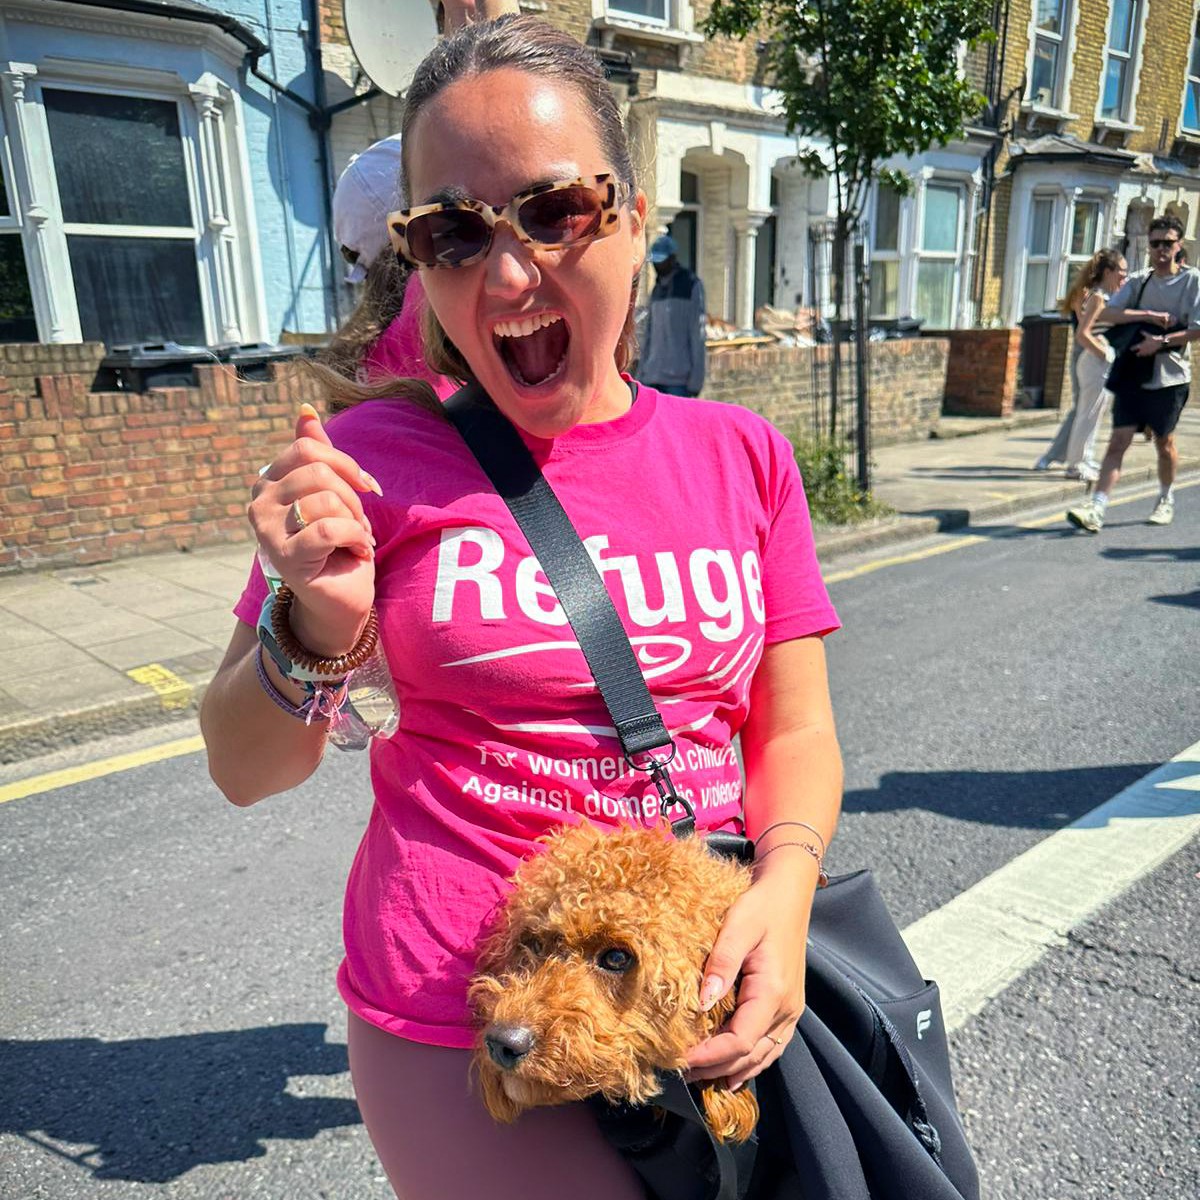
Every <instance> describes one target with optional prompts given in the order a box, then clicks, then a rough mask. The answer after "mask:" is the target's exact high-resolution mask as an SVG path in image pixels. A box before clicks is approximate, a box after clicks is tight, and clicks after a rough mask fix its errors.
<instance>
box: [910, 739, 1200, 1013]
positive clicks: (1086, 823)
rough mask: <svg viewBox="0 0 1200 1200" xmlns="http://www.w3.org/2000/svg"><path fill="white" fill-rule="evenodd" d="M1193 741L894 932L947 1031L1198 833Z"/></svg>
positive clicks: (1197, 753) (1198, 748)
mask: <svg viewBox="0 0 1200 1200" xmlns="http://www.w3.org/2000/svg"><path fill="white" fill-rule="evenodd" d="M1197 764H1200V742H1197V743H1196V744H1195V745H1193V746H1189V747H1188V748H1187V749H1186V750H1184V751H1183V753H1182V754H1178V755H1176V757H1175V758H1173V759H1171V760H1170V762H1167V763H1164V764H1163V765H1162V766H1161V767H1159V768H1158V769H1157V770H1154V771H1151V772H1150V774H1149V775H1146V776H1144V777H1143V778H1142V779H1139V780H1138V781H1137V783H1135V784H1132V785H1131V786H1130V787H1128V788H1126V789H1125V790H1124V791H1123V792H1119V793H1118V794H1117V795H1116V796H1114V797H1113V798H1112V799H1111V800H1108V801H1106V802H1105V803H1104V804H1101V805H1100V806H1099V807H1098V808H1094V809H1093V810H1092V811H1091V812H1090V813H1087V814H1086V815H1084V816H1082V817H1080V818H1079V820H1077V821H1074V822H1072V823H1071V824H1070V825H1067V826H1066V827H1065V828H1063V829H1060V830H1059V831H1058V832H1057V833H1053V834H1051V835H1050V836H1049V837H1047V838H1045V839H1044V840H1043V841H1041V842H1039V843H1038V844H1037V845H1036V846H1033V847H1031V848H1030V849H1029V850H1027V851H1026V852H1025V853H1024V854H1022V855H1019V856H1018V857H1017V858H1014V859H1013V860H1012V861H1011V862H1009V863H1007V864H1006V865H1005V866H1003V867H1001V868H1000V869H999V870H998V871H995V872H994V873H993V874H991V875H989V876H987V878H986V879H981V880H980V881H979V882H978V883H976V884H975V885H974V886H972V887H970V888H968V889H967V890H966V891H965V892H961V893H960V894H959V895H957V896H955V897H954V899H953V900H951V901H949V903H947V904H944V905H943V906H942V907H941V908H939V909H936V910H935V911H933V912H931V913H927V914H926V915H925V916H923V917H921V918H920V920H918V921H915V922H914V923H913V924H912V925H910V926H909V927H908V928H907V929H905V930H904V938H905V941H907V942H908V945H909V949H910V950H911V951H912V954H913V957H914V958H915V959H916V961H917V962H918V964H919V965H920V967H921V969H922V971H924V973H925V975H926V977H927V978H929V979H935V980H937V983H938V986H939V989H940V991H941V996H942V1008H943V1015H944V1017H945V1022H946V1029H947V1030H948V1031H953V1030H955V1029H958V1028H960V1027H961V1026H962V1025H964V1024H965V1023H966V1022H967V1021H968V1020H969V1019H970V1018H971V1017H972V1016H974V1015H975V1014H976V1013H978V1012H979V1011H980V1010H981V1009H983V1007H984V1006H985V1005H986V1004H987V1003H988V1001H990V1000H992V999H993V998H995V997H996V996H998V995H999V994H1000V993H1001V992H1002V991H1003V990H1004V989H1005V988H1006V987H1007V986H1008V985H1009V984H1010V983H1012V982H1013V981H1014V980H1016V979H1017V978H1019V977H1020V976H1021V975H1022V974H1024V973H1025V972H1026V971H1028V970H1029V968H1030V967H1032V966H1033V965H1034V964H1035V963H1036V962H1037V961H1038V960H1039V959H1040V958H1041V957H1042V956H1043V955H1044V954H1045V953H1046V952H1047V951H1048V950H1049V949H1051V948H1052V947H1054V946H1059V945H1062V944H1064V942H1065V940H1066V936H1067V934H1068V933H1069V932H1070V930H1072V929H1073V928H1075V927H1076V926H1077V925H1079V924H1080V923H1081V922H1082V921H1084V920H1086V919H1087V918H1088V917H1089V916H1090V915H1091V914H1092V913H1094V912H1095V911H1096V910H1097V909H1099V908H1100V907H1101V906H1103V905H1104V904H1106V903H1108V901H1110V900H1112V899H1114V898H1115V897H1116V896H1118V895H1119V894H1120V893H1121V892H1123V891H1124V890H1125V889H1126V888H1127V887H1129V886H1130V885H1131V884H1132V883H1134V882H1135V881H1136V880H1137V879H1139V878H1140V877H1141V876H1142V875H1145V874H1146V873H1147V872H1148V871H1152V870H1153V869H1154V868H1155V867H1157V866H1158V865H1159V864H1160V863H1162V862H1164V861H1165V860H1166V859H1168V858H1170V856H1171V855H1172V854H1174V853H1175V852H1176V851H1177V850H1179V849H1181V848H1182V847H1183V846H1184V845H1186V844H1187V842H1188V841H1189V840H1190V839H1191V838H1192V837H1194V836H1195V835H1196V834H1197V833H1198V832H1200V774H1197Z"/></svg>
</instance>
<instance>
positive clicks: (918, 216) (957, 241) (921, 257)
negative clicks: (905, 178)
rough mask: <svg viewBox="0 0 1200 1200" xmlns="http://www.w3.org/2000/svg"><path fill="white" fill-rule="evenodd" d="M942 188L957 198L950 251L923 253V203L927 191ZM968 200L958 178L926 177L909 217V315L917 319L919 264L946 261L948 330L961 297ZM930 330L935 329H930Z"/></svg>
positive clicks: (965, 187)
mask: <svg viewBox="0 0 1200 1200" xmlns="http://www.w3.org/2000/svg"><path fill="white" fill-rule="evenodd" d="M931 187H932V188H942V189H946V190H952V191H954V192H955V193H956V194H957V196H958V220H957V222H956V224H955V230H954V249H953V250H926V249H925V246H924V244H923V243H924V241H925V204H926V200H927V196H928V192H929V189H930V188H931ZM968 200H969V188H968V186H967V184H966V183H964V182H963V180H961V179H956V178H954V177H952V176H947V175H929V176H927V177H926V178H924V179H923V180H922V182H921V186H920V187H919V188H918V189H917V204H916V212H915V213H914V217H913V232H912V238H913V253H912V260H913V269H912V299H911V303H910V306H909V310H910V311H911V312H912V314H913V316H914V317H916V316H919V315H920V314H919V313H918V312H917V292H918V289H919V286H920V275H921V264H922V263H923V262H931V263H933V262H942V263H944V262H950V263H953V264H954V265H955V268H956V270H955V271H954V295H953V298H952V299H951V302H950V321H949V326H950V328H954V327H955V325H956V324H957V322H958V318H959V307H960V301H961V298H962V286H963V273H964V272H963V266H964V263H965V260H966V253H965V251H966V241H967V230H966V221H967V208H968ZM930 328H931V329H932V328H937V327H936V326H932V325H931V326H930Z"/></svg>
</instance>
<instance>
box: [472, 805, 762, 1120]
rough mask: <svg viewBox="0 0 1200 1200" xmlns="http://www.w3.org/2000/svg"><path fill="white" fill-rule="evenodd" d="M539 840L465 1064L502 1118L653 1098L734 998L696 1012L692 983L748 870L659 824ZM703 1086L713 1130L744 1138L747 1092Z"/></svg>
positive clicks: (488, 953)
mask: <svg viewBox="0 0 1200 1200" xmlns="http://www.w3.org/2000/svg"><path fill="white" fill-rule="evenodd" d="M546 843H547V846H546V851H545V853H543V854H538V855H535V856H534V857H532V858H530V859H528V860H527V861H526V862H524V863H523V864H522V865H521V867H520V868H519V869H518V871H517V873H516V875H515V877H514V883H515V885H516V890H515V891H513V892H512V894H511V895H510V896H509V898H508V900H507V903H506V904H505V906H504V907H503V909H502V911H501V913H500V914H499V920H498V924H497V927H496V928H495V931H494V932H493V933H492V935H491V936H490V937H489V938H488V939H487V940H486V942H485V943H484V945H483V947H482V949H481V952H480V957H479V973H478V974H477V975H476V976H475V978H474V979H473V980H472V982H471V991H470V1000H471V1006H472V1009H473V1011H474V1013H475V1016H476V1018H477V1020H478V1023H479V1026H480V1031H479V1036H478V1038H477V1040H476V1051H475V1065H476V1068H477V1070H478V1074H479V1079H480V1083H481V1088H482V1093H483V1100H484V1103H485V1105H486V1106H487V1109H488V1111H489V1112H490V1113H491V1115H492V1116H493V1117H495V1118H496V1119H497V1120H499V1121H513V1120H515V1119H516V1118H517V1117H518V1116H519V1115H520V1114H521V1112H522V1111H523V1110H524V1109H527V1108H533V1107H537V1106H540V1105H549V1104H564V1103H566V1102H568V1101H572V1100H582V1099H584V1098H585V1097H588V1096H592V1095H597V1094H598V1095H602V1096H604V1097H605V1098H606V1099H607V1100H609V1101H612V1102H618V1101H628V1102H629V1103H633V1104H644V1103H646V1102H648V1101H651V1100H652V1099H653V1097H654V1096H655V1095H656V1093H657V1092H658V1090H659V1085H658V1082H657V1081H656V1079H655V1072H657V1071H676V1070H681V1069H683V1068H684V1066H685V1065H686V1060H687V1053H688V1051H689V1050H690V1049H691V1048H692V1047H693V1046H695V1045H696V1044H697V1043H699V1042H700V1041H702V1040H703V1039H704V1038H706V1037H708V1036H709V1035H710V1034H711V1033H713V1032H714V1031H715V1029H716V1028H717V1027H718V1026H719V1025H720V1024H721V1022H722V1021H724V1019H725V1018H726V1017H727V1016H728V1015H729V1013H730V1012H732V1010H733V1007H734V996H733V995H732V993H731V994H730V995H727V996H726V997H725V998H724V999H723V1000H722V1001H721V1002H720V1003H718V1004H717V1005H716V1006H715V1007H714V1008H712V1009H711V1010H710V1011H709V1012H702V1011H701V1009H700V980H701V975H702V972H703V968H704V963H705V959H706V958H707V956H708V952H709V951H710V950H711V948H712V946H713V943H714V942H715V940H716V937H717V932H718V930H719V929H720V927H721V922H722V920H723V919H724V917H725V914H726V913H727V912H728V911H729V908H730V906H731V905H732V904H733V902H734V901H735V900H736V899H737V897H738V896H739V895H741V893H742V892H743V891H744V890H745V889H746V888H747V887H748V886H749V883H750V876H749V871H748V870H747V868H745V867H743V866H739V865H737V864H735V863H732V862H729V861H726V860H724V859H720V858H717V857H716V856H714V855H713V854H710V853H709V852H708V851H707V850H705V848H704V843H703V841H702V840H701V839H700V838H696V837H693V838H688V839H685V840H680V841H677V840H675V839H674V838H672V837H671V836H670V834H669V833H668V832H667V831H666V830H658V829H622V830H618V831H616V832H612V833H603V832H601V831H600V830H598V829H596V828H594V827H593V826H591V825H578V826H574V827H571V828H567V829H564V830H562V831H561V832H558V833H555V834H552V835H550V836H549V837H548V838H547V839H546ZM700 1090H701V1099H702V1102H703V1107H704V1112H705V1116H706V1117H707V1120H708V1123H709V1125H710V1127H711V1128H712V1130H713V1132H714V1134H716V1136H717V1137H719V1138H721V1139H722V1140H727V1141H745V1140H746V1138H748V1137H749V1136H750V1133H751V1131H752V1130H753V1128H754V1124H755V1122H756V1121H757V1120H758V1106H757V1104H756V1102H755V1100H754V1097H753V1096H752V1095H751V1094H750V1089H748V1088H746V1089H742V1090H739V1091H737V1092H731V1091H730V1090H729V1088H728V1087H727V1086H726V1084H725V1082H724V1080H713V1081H708V1082H705V1083H704V1084H702V1085H701V1089H700Z"/></svg>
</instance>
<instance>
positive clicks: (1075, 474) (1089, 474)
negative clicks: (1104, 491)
mask: <svg viewBox="0 0 1200 1200" xmlns="http://www.w3.org/2000/svg"><path fill="white" fill-rule="evenodd" d="M1063 474H1064V475H1065V476H1066V477H1067V478H1068V479H1081V480H1083V482H1084V483H1095V482H1096V481H1097V480H1098V479H1099V478H1100V471H1099V469H1098V468H1097V467H1093V466H1092V465H1091V464H1090V463H1085V462H1081V463H1078V464H1077V465H1075V466H1073V467H1068V468H1067V469H1066V471H1064V472H1063Z"/></svg>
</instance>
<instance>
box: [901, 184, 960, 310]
mask: <svg viewBox="0 0 1200 1200" xmlns="http://www.w3.org/2000/svg"><path fill="white" fill-rule="evenodd" d="M962 212H963V189H962V188H961V187H959V186H958V185H957V184H953V183H938V182H930V183H928V184H926V186H925V194H924V204H923V212H922V218H921V246H920V249H919V251H918V258H917V298H916V304H915V306H914V309H913V313H914V315H915V316H917V317H920V318H921V319H922V320H923V321H924V323H925V327H926V328H928V329H950V328H952V327H953V325H954V313H955V308H956V305H957V302H958V283H959V276H960V274H961V265H962V263H961V259H962V237H963V220H962Z"/></svg>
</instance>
